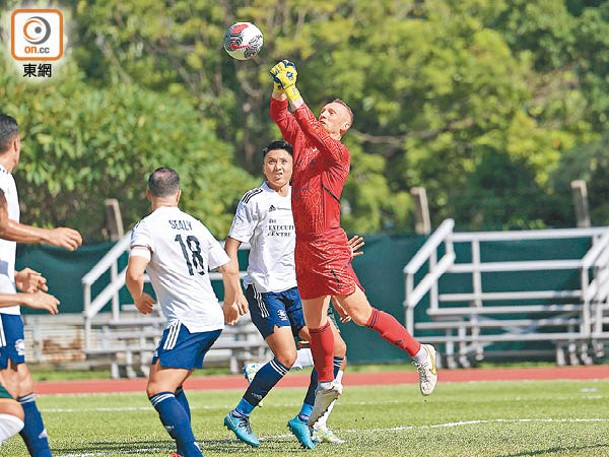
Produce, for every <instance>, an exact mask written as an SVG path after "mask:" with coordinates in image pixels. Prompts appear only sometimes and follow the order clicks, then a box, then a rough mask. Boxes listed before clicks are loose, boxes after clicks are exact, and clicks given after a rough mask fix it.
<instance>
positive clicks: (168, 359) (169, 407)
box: [146, 323, 221, 457]
mask: <svg viewBox="0 0 609 457" xmlns="http://www.w3.org/2000/svg"><path fill="white" fill-rule="evenodd" d="M220 333H221V331H220V330H216V331H211V332H199V333H191V332H190V331H189V330H188V329H187V328H186V327H185V326H183V325H180V324H179V323H176V325H172V326H170V327H168V328H167V329H165V331H164V332H163V337H162V338H161V341H160V342H159V345H158V348H157V351H156V355H155V357H153V360H152V365H151V367H150V374H149V376H148V384H147V386H146V393H147V394H148V399H149V400H150V402H151V403H152V405H153V406H154V409H156V411H157V413H158V414H159V418H160V420H161V422H162V423H163V425H164V426H165V428H166V429H167V431H168V433H169V434H170V436H171V437H172V438H173V439H174V440H175V441H176V444H177V447H178V453H179V454H180V455H182V456H183V457H191V456H194V457H199V456H202V455H203V454H202V453H201V451H200V449H199V447H198V445H197V443H196V440H195V437H194V434H193V431H192V426H191V423H190V414H189V412H188V411H187V410H186V409H185V408H184V406H183V402H182V401H179V400H178V399H177V398H176V391H179V389H180V388H181V386H182V384H183V383H184V381H185V380H186V379H187V378H188V377H189V376H190V374H191V373H192V371H193V370H194V369H195V368H200V367H202V366H203V357H204V355H205V353H206V352H207V350H209V348H210V347H211V346H212V344H213V343H214V342H215V341H216V339H217V338H218V337H219V336H220ZM181 395H185V394H184V393H183V391H182V394H181Z"/></svg>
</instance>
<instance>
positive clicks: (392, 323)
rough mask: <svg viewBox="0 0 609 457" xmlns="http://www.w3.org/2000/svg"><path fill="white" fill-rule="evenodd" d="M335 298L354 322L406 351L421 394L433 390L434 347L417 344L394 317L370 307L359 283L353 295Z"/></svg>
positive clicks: (436, 376) (435, 376)
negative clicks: (414, 368) (414, 369)
mask: <svg viewBox="0 0 609 457" xmlns="http://www.w3.org/2000/svg"><path fill="white" fill-rule="evenodd" d="M335 298H336V300H337V301H338V303H339V305H340V306H342V307H343V309H344V310H345V311H346V312H347V313H348V314H349V316H350V317H351V318H352V319H353V322H355V323H356V324H357V325H360V326H366V327H368V328H371V329H372V330H374V331H375V332H377V333H378V334H379V335H380V336H381V338H383V339H384V340H385V341H387V342H389V343H391V344H393V345H394V346H397V347H398V348H400V349H402V350H403V351H406V352H407V353H408V355H410V357H411V358H412V360H413V364H414V365H415V366H416V367H417V370H418V372H419V387H420V390H421V393H422V394H423V395H430V394H431V393H432V392H433V390H434V388H435V386H436V382H437V380H438V375H437V371H436V350H435V349H434V347H433V346H431V345H429V344H420V343H419V342H418V341H417V340H416V339H414V338H413V336H412V335H411V334H410V333H409V332H408V330H406V328H405V327H404V326H403V325H402V324H400V323H399V322H398V320H397V319H396V318H395V317H393V316H392V315H391V314H388V313H386V312H384V311H380V310H378V309H376V308H373V307H372V306H371V305H370V303H369V302H368V298H367V297H366V294H365V293H364V292H363V291H362V289H361V288H359V287H358V286H356V287H355V291H354V292H353V293H352V294H350V295H347V296H337V297H335Z"/></svg>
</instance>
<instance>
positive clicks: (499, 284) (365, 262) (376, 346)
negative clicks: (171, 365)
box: [17, 235, 589, 363]
mask: <svg viewBox="0 0 609 457" xmlns="http://www.w3.org/2000/svg"><path fill="white" fill-rule="evenodd" d="M425 239H426V238H425V237H422V236H409V237H404V236H385V235H382V236H381V235H378V236H368V237H366V246H365V247H364V252H365V254H364V255H363V256H362V257H358V258H356V259H355V260H354V268H355V271H356V273H357V274H358V276H359V278H360V280H361V282H362V285H363V286H364V288H365V289H366V293H367V295H368V298H369V300H370V303H371V304H372V305H373V306H375V307H377V308H379V309H382V310H384V311H386V312H388V313H390V314H393V315H394V316H395V317H396V318H397V319H398V320H399V321H400V322H404V317H405V313H404V306H403V301H404V294H405V291H404V274H403V268H404V266H405V265H406V263H407V262H408V260H409V259H410V258H412V256H413V255H414V254H415V253H416V251H417V250H418V249H419V247H420V246H421V245H422V244H423V243H424V241H425ZM112 245H113V243H103V244H98V245H92V246H84V247H82V248H80V249H78V250H77V251H75V252H67V251H64V250H61V249H56V248H51V247H43V246H25V247H20V248H19V250H18V257H17V267H18V268H23V267H25V266H29V267H31V268H34V269H36V270H38V271H40V272H42V273H43V274H44V275H45V276H46V277H47V279H48V284H49V288H50V291H51V293H53V294H55V295H56V296H57V297H58V298H59V299H60V300H61V312H62V313H81V312H82V309H83V289H82V284H81V278H82V276H83V275H84V274H86V273H87V272H88V271H89V270H90V269H91V268H92V267H93V266H94V265H95V264H96V263H97V262H98V261H99V259H101V258H102V257H103V255H104V254H105V253H106V252H107V251H108V250H109V249H110V248H111V247H112ZM455 248H456V251H457V258H458V259H459V261H463V262H467V261H468V255H469V251H468V249H469V246H466V245H463V244H457V245H456V246H455ZM588 248H589V240H584V239H582V240H569V241H565V240H556V241H551V240H540V241H525V242H522V241H515V242H502V243H493V244H489V245H488V246H483V247H482V255H483V261H490V260H492V261H499V260H527V259H528V260H532V259H536V260H539V259H568V258H581V257H582V256H583V255H584V253H585V252H586V250H587V249H588ZM241 254H242V255H243V256H245V255H246V253H245V252H242V253H241ZM241 260H242V262H241V263H242V264H244V263H245V258H242V259H241ZM126 261H127V256H126V254H125V255H124V256H123V257H122V258H121V259H120V262H119V263H120V264H121V265H125V264H126ZM424 273H425V271H423V272H421V274H424ZM577 280H578V277H577V275H576V274H575V273H574V272H572V271H570V272H565V271H557V272H546V271H540V272H526V273H519V272H515V273H507V274H506V273H501V274H497V273H495V274H485V275H484V277H483V283H484V290H485V291H496V290H542V289H561V288H570V289H573V288H577ZM108 281H109V275H106V276H105V277H102V278H100V280H99V281H98V282H97V283H96V285H95V287H94V288H93V291H92V293H93V297H94V296H95V293H96V291H98V290H101V288H103V287H104V286H105V285H106V284H107V283H108ZM214 287H215V289H216V290H217V293H218V294H219V296H222V287H221V284H214ZM440 289H441V292H471V280H470V279H469V278H465V277H459V275H450V276H448V277H446V278H443V279H442V280H441V281H440ZM121 302H122V303H130V298H129V294H128V292H127V290H126V289H125V288H124V289H123V291H122V292H121ZM427 305H428V304H427V303H426V301H423V302H422V303H421V305H420V306H418V307H417V309H416V313H415V319H416V320H417V321H425V320H428V317H427V314H426V313H425V309H426V306H427ZM107 310H109V305H108V306H107ZM24 312H25V313H31V311H30V310H25V311H24ZM341 331H342V334H343V337H344V339H345V341H346V342H347V345H348V348H349V349H348V354H347V355H348V358H349V360H350V361H351V362H353V363H373V362H393V361H400V360H406V357H405V356H404V353H402V352H401V351H400V350H398V349H397V348H395V347H393V346H390V345H388V344H387V343H385V342H384V341H382V340H381V339H380V338H379V337H378V335H377V334H376V333H375V332H373V331H371V330H369V329H366V328H359V327H357V326H356V325H355V324H353V323H349V324H345V325H341ZM516 347H518V346H516Z"/></svg>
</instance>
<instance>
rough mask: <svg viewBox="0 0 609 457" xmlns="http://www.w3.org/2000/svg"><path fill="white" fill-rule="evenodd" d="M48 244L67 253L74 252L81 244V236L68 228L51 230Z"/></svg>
mask: <svg viewBox="0 0 609 457" xmlns="http://www.w3.org/2000/svg"><path fill="white" fill-rule="evenodd" d="M49 244H51V245H52V246H57V247H60V248H65V249H67V250H68V251H74V250H76V249H77V248H78V247H79V246H80V245H81V244H82V236H81V235H80V233H79V232H78V231H77V230H74V229H71V228H68V227H57V228H54V229H51V234H50V237H49Z"/></svg>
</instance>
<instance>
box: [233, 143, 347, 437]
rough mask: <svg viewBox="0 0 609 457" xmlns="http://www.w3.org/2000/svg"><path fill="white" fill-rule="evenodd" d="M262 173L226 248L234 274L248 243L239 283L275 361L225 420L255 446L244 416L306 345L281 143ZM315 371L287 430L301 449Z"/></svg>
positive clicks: (338, 358)
mask: <svg viewBox="0 0 609 457" xmlns="http://www.w3.org/2000/svg"><path fill="white" fill-rule="evenodd" d="M263 154H264V163H263V166H262V171H263V173H264V175H265V177H266V178H267V180H266V181H265V182H264V183H263V184H262V185H261V186H260V187H257V188H255V189H252V190H250V191H249V192H246V193H245V195H244V196H243V198H242V199H241V201H240V202H239V205H238V207H237V211H236V214H235V217H234V218H233V223H232V225H231V228H230V231H229V234H228V238H227V240H226V244H225V249H226V252H227V253H228V255H229V256H230V258H231V264H232V268H233V269H235V270H238V266H237V263H238V261H237V251H238V249H239V246H240V245H241V244H242V243H248V242H249V243H250V245H251V249H250V254H249V264H248V269H247V276H246V278H245V280H244V285H245V288H246V290H245V296H246V298H247V300H248V303H249V309H250V314H251V316H252V322H253V323H254V324H255V325H256V327H257V328H258V330H259V331H260V333H261V334H262V336H263V338H264V339H265V341H266V342H267V344H268V346H269V348H270V349H271V351H272V352H273V355H274V358H273V359H272V360H271V361H270V362H268V363H267V364H265V365H263V366H262V367H260V369H259V370H258V371H257V373H256V374H255V376H254V377H253V379H251V383H250V385H249V387H248V389H247V390H246V392H245V394H244V395H243V398H242V399H241V401H240V402H239V404H238V405H237V406H236V407H235V408H234V409H233V410H232V411H231V412H229V413H228V414H227V415H226V417H225V418H224V425H225V426H226V427H227V428H228V429H229V430H232V431H233V432H234V433H235V434H236V436H237V438H239V439H240V440H242V441H244V442H245V443H247V444H249V445H250V446H254V447H258V446H259V445H260V442H259V440H258V438H257V437H256V435H255V434H254V433H253V431H252V428H251V425H250V421H249V416H250V414H251V412H252V411H253V409H254V408H255V407H256V405H258V404H260V401H261V400H262V399H263V398H264V397H265V396H266V395H267V394H268V393H269V391H270V390H271V389H272V388H273V387H274V386H275V385H276V384H277V383H278V382H279V380H280V379H281V378H282V377H283V376H284V375H285V374H286V373H287V372H288V370H289V369H290V368H291V367H292V365H293V364H294V362H295V360H296V345H295V343H294V337H295V336H298V337H300V338H301V339H304V340H308V339H309V333H308V329H307V328H306V327H305V322H304V316H303V312H302V302H301V300H300V295H299V294H298V289H297V288H296V270H295V266H294V246H295V238H296V234H295V231H294V219H293V217H292V203H291V187H290V178H291V176H292V163H293V158H292V146H291V145H290V144H288V143H286V142H285V141H273V142H272V143H271V144H269V145H268V146H267V147H266V148H264V150H263ZM333 329H334V332H335V335H336V339H335V341H336V343H337V344H336V345H335V352H334V355H335V359H334V361H335V370H336V372H338V370H339V369H340V368H341V365H342V363H343V360H344V357H345V353H346V349H347V348H346V345H345V343H344V341H343V340H342V338H341V337H340V334H339V332H338V330H337V329H336V327H335V326H333ZM316 387H317V372H315V371H314V372H313V374H312V376H311V384H310V386H309V391H308V392H307V395H306V397H305V400H304V402H303V405H302V408H301V410H300V412H299V414H297V415H296V416H295V417H294V418H293V419H291V420H290V421H289V422H288V427H289V428H290V430H291V431H292V433H293V434H294V435H295V436H296V437H297V439H298V441H299V442H300V444H301V445H302V446H304V447H306V448H309V449H314V448H315V444H314V442H313V441H312V437H311V432H310V430H309V428H308V427H307V425H306V424H307V420H308V416H309V414H310V412H311V410H312V408H313V403H314V398H315V388H316Z"/></svg>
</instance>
